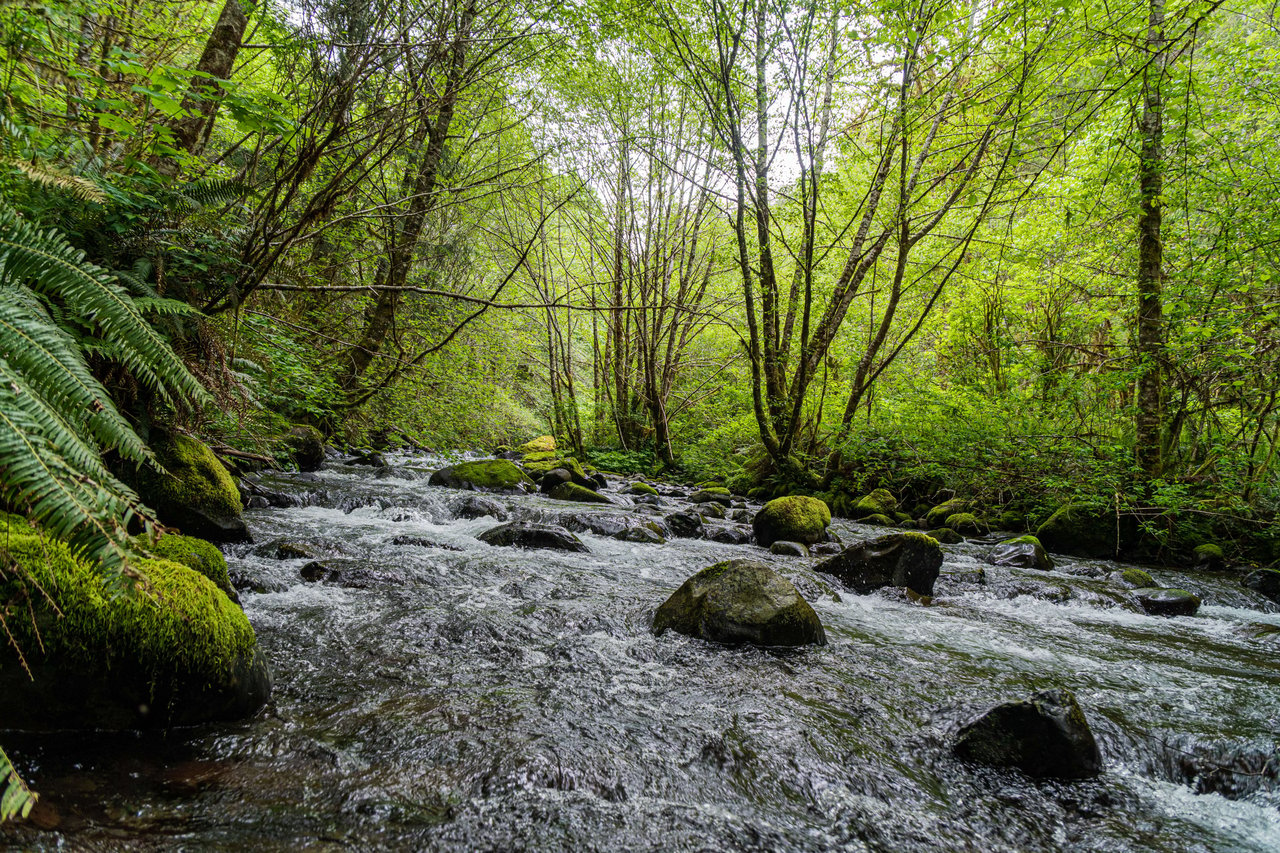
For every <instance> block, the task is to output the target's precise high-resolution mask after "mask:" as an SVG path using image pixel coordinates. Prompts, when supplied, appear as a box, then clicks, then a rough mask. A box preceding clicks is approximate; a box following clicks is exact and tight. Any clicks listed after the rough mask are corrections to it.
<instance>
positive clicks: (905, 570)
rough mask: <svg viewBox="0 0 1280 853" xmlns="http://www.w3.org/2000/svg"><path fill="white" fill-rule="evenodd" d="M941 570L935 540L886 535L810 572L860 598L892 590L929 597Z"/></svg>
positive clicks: (843, 553) (904, 535) (823, 563)
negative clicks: (833, 578) (835, 579)
mask: <svg viewBox="0 0 1280 853" xmlns="http://www.w3.org/2000/svg"><path fill="white" fill-rule="evenodd" d="M941 567H942V547H941V546H940V545H939V544H938V541H937V540H936V539H933V538H931V537H928V536H925V535H924V534H923V533H890V534H889V535H887V536H881V537H879V538H877V539H870V540H868V541H866V542H859V543H858V544H856V545H850V546H849V547H848V548H845V549H844V550H843V551H841V552H840V553H839V554H837V555H836V556H834V557H832V558H831V559H829V560H825V561H823V562H821V563H819V564H818V565H817V566H815V567H814V569H815V570H816V571H819V572H825V573H826V574H829V575H835V576H836V577H838V578H839V579H840V580H841V581H843V582H844V583H845V585H847V586H849V587H850V588H852V589H853V590H854V591H856V592H858V593H862V594H865V593H868V592H871V591H872V590H876V589H879V588H881V587H884V586H896V587H904V588H906V589H909V590H911V591H912V592H915V593H916V594H917V595H933V583H934V581H936V580H937V579H938V571H939V569H941Z"/></svg>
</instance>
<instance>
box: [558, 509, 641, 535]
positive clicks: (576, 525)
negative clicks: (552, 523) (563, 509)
mask: <svg viewBox="0 0 1280 853" xmlns="http://www.w3.org/2000/svg"><path fill="white" fill-rule="evenodd" d="M558 521H559V522H560V526H561V527H563V528H564V529H565V530H569V531H572V532H574V533H594V534H595V535H597V536H609V537H612V538H614V539H621V538H622V536H623V534H625V533H626V532H627V529H628V528H629V527H631V522H630V520H629V519H627V518H626V517H625V516H621V515H606V514H603V513H594V512H574V513H564V514H562V515H561V516H560V517H559V519H558Z"/></svg>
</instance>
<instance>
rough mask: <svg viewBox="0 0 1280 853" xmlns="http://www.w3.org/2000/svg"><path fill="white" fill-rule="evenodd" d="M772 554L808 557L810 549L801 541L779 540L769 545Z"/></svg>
mask: <svg viewBox="0 0 1280 853" xmlns="http://www.w3.org/2000/svg"><path fill="white" fill-rule="evenodd" d="M769 553H770V554H777V555H778V556H780V557H807V556H809V549H808V548H806V547H805V546H804V545H802V544H801V543H799V542H787V541H785V540H781V539H780V540H778V541H777V542H774V543H773V544H772V545H770V546H769Z"/></svg>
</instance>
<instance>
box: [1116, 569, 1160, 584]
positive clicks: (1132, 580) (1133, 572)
mask: <svg viewBox="0 0 1280 853" xmlns="http://www.w3.org/2000/svg"><path fill="white" fill-rule="evenodd" d="M1120 579H1121V580H1122V581H1124V582H1125V583H1126V584H1128V585H1129V586H1132V587H1135V588H1141V587H1150V586H1155V585H1156V582H1155V580H1153V579H1152V577H1151V575H1149V574H1147V573H1146V572H1144V571H1143V570H1142V569H1125V570H1124V571H1122V572H1121V573H1120Z"/></svg>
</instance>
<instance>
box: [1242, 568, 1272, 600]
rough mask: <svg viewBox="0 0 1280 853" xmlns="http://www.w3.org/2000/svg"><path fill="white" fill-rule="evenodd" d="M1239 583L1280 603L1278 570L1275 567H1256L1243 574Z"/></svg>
mask: <svg viewBox="0 0 1280 853" xmlns="http://www.w3.org/2000/svg"><path fill="white" fill-rule="evenodd" d="M1240 583H1242V584H1244V585H1245V586H1246V587H1247V588H1249V589H1251V590H1253V591H1254V592H1256V593H1258V594H1259V595H1263V596H1266V597H1267V598H1269V599H1271V600H1272V601H1274V602H1276V603H1277V604H1280V571H1276V570H1275V569H1256V570H1254V571H1252V572H1249V574H1247V575H1245V576H1244V577H1243V578H1242V579H1241V580H1240Z"/></svg>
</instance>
